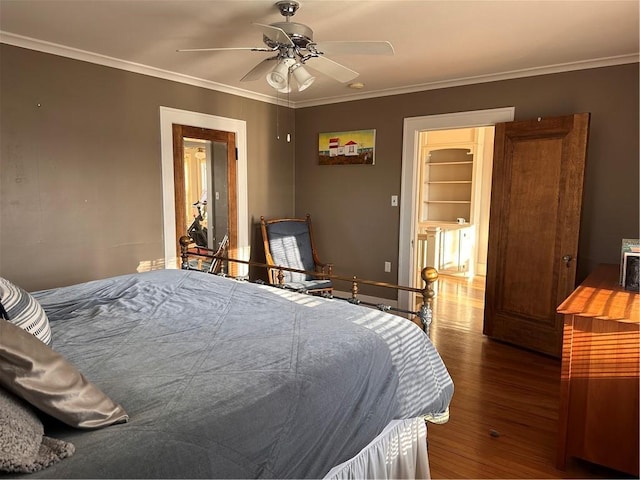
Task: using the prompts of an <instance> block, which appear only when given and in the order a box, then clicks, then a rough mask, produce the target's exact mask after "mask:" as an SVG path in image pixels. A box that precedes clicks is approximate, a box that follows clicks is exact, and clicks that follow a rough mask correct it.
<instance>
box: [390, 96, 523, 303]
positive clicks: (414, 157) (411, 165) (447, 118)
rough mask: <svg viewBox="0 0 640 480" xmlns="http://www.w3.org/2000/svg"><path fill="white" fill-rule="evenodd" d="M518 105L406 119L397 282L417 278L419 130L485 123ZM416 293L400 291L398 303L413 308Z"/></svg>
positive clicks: (507, 115)
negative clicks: (416, 236)
mask: <svg viewBox="0 0 640 480" xmlns="http://www.w3.org/2000/svg"><path fill="white" fill-rule="evenodd" d="M514 115H515V107H504V108H495V109H489V110H474V111H469V112H456V113H447V114H442V115H428V116H423V117H410V118H405V119H404V129H403V140H402V174H401V187H400V198H401V206H402V208H401V209H400V232H399V244H398V284H399V285H408V286H411V285H413V279H414V278H415V275H416V272H415V263H416V252H415V247H416V245H415V243H416V239H415V235H416V230H417V218H418V192H419V191H420V190H419V185H418V182H419V180H420V179H419V172H420V165H419V158H418V146H419V133H420V132H421V131H425V130H444V129H454V128H468V127H483V126H488V125H495V124H496V123H500V122H510V121H512V120H513V119H514ZM414 305H415V294H414V293H412V292H407V291H403V290H401V291H399V292H398V307H399V308H402V309H406V310H413V307H414Z"/></svg>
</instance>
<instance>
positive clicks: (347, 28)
mask: <svg viewBox="0 0 640 480" xmlns="http://www.w3.org/2000/svg"><path fill="white" fill-rule="evenodd" d="M300 4H301V5H300V8H299V10H298V12H297V13H296V14H295V16H294V17H293V19H292V20H293V21H295V22H298V23H303V24H305V25H308V26H309V27H311V28H312V29H313V31H314V40H315V41H317V42H322V41H329V40H388V41H390V42H391V43H392V44H393V47H394V49H395V55H394V56H366V55H340V56H337V55H336V56H331V57H330V58H331V59H332V60H334V61H336V62H339V63H341V64H343V65H345V66H347V67H349V68H351V69H353V70H355V71H357V72H359V73H360V76H359V77H358V78H357V79H356V81H359V82H362V83H364V84H365V87H364V88H363V89H362V90H354V89H351V88H349V87H348V86H347V85H344V84H342V83H339V82H337V81H335V80H333V79H330V78H329V77H326V76H324V75H322V74H317V75H316V76H317V80H316V82H315V83H314V84H313V85H312V86H311V87H309V88H308V89H307V90H305V91H303V92H299V93H298V92H296V93H291V94H290V96H289V97H288V98H286V94H285V100H287V101H288V102H289V104H290V105H292V106H306V105H317V104H323V103H332V102H336V101H343V100H347V99H355V98H367V97H372V96H380V95H388V94H394V93H402V92H412V91H417V90H426V89H430V88H438V87H443V86H451V85H461V84H467V83H475V82H480V81H489V80H497V79H502V78H514V77H521V76H527V75H535V74H540V73H552V72H557V71H565V70H575V69H580V68H589V67H593V66H605V65H615V64H624V63H631V62H637V61H638V60H639V53H638V52H639V46H638V44H639V38H640V34H639V27H638V24H639V8H638V6H639V2H638V1H637V0H621V1H618V0H602V1H599V0H587V1H584V0H582V1H578V0H570V1H556V0H537V1H528V0H511V1H505V0H502V1H494V0H472V1H456V0H421V1H420V0H419V1H404V0H386V1H384V0H383V1H370V0H366V1H360V0H347V1H340V2H338V1H332V0H301V1H300ZM280 21H283V17H282V16H281V15H280V13H279V11H278V9H277V8H276V7H275V0H226V1H225V0H215V1H212V0H0V41H1V42H3V43H8V44H12V45H18V46H23V47H27V48H33V49H37V50H42V51H46V52H50V53H55V54H59V55H64V56H69V57H72V58H79V59H83V60H88V61H92V62H96V63H101V64H106V65H111V66H116V67H119V68H124V69H127V70H131V71H137V72H141V73H148V74H152V75H157V76H160V77H166V78H171V79H177V80H182V81H185V82H187V83H192V84H196V85H202V86H205V87H207V88H213V89H216V90H221V91H228V92H232V93H236V94H239V95H244V96H248V97H250V98H258V99H261V100H264V101H271V102H274V101H276V97H275V91H274V90H273V89H272V88H271V87H269V85H268V84H267V83H266V81H264V80H257V81H253V82H240V81H239V80H240V78H242V77H243V76H244V74H245V73H247V72H248V71H249V70H250V69H251V68H252V67H253V66H254V65H255V64H257V63H258V62H260V61H261V60H263V59H264V58H267V57H268V56H271V54H269V53H263V52H250V51H232V52H207V53H195V52H189V53H187V52H182V53H178V52H176V50H177V49H181V48H202V47H261V46H263V44H262V33H261V31H260V29H258V28H257V27H256V26H254V25H251V23H252V22H258V23H273V22H280ZM282 100H283V98H282V94H280V101H282Z"/></svg>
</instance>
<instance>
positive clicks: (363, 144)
mask: <svg viewBox="0 0 640 480" xmlns="http://www.w3.org/2000/svg"><path fill="white" fill-rule="evenodd" d="M375 146H376V131H375V129H368V130H347V131H343V132H325V133H320V134H319V135H318V163H319V164H320V165H374V164H375Z"/></svg>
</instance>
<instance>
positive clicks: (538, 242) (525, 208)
mask: <svg viewBox="0 0 640 480" xmlns="http://www.w3.org/2000/svg"><path fill="white" fill-rule="evenodd" d="M588 126H589V114H588V113H582V114H575V115H568V116H563V117H554V118H543V119H537V120H528V121H516V122H509V123H500V124H497V125H496V131H495V152H494V160H493V178H492V187H491V189H492V194H491V212H490V219H489V246H488V258H487V284H486V293H485V317H484V328H483V331H484V333H485V335H488V336H489V337H492V338H495V339H498V340H502V341H505V342H509V343H512V344H515V345H519V346H521V347H525V348H528V349H531V350H535V351H538V352H541V353H545V354H549V355H553V356H556V357H560V355H561V347H562V325H563V322H562V316H560V315H558V314H557V313H556V308H557V307H558V305H560V303H562V301H563V300H564V299H565V298H566V297H567V296H568V295H569V294H571V292H572V291H573V290H574V288H575V277H576V257H577V252H578V234H579V230H580V213H581V206H582V190H583V184H584V166H585V157H586V148H587V136H588Z"/></svg>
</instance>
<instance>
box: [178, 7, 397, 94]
mask: <svg viewBox="0 0 640 480" xmlns="http://www.w3.org/2000/svg"><path fill="white" fill-rule="evenodd" d="M275 6H276V7H278V9H279V10H280V14H281V15H282V16H283V17H285V19H286V21H284V22H275V23H272V24H269V25H266V24H263V23H256V22H253V23H252V24H253V25H255V26H257V27H259V28H260V29H261V30H262V34H263V37H262V40H263V42H264V44H265V45H266V47H219V48H215V47H214V48H187V49H181V50H178V52H211V51H222V50H250V51H252V52H273V53H275V56H273V57H269V58H266V59H265V60H262V61H261V62H260V63H258V64H257V65H256V66H255V67H253V68H252V69H251V70H250V71H249V72H248V73H247V74H246V75H245V76H244V77H242V78H241V79H240V81H241V82H246V81H253V80H258V79H259V78H262V77H264V76H265V75H266V79H267V82H268V83H269V85H271V86H272V87H273V88H275V89H276V90H277V91H278V92H283V93H288V92H290V91H291V90H292V86H293V84H294V83H295V84H296V85H297V90H298V91H299V92H301V91H303V90H304V89H306V88H308V87H309V86H310V85H311V84H312V83H313V82H314V81H315V77H314V76H313V75H311V74H310V73H309V72H308V71H307V70H306V69H305V68H304V65H306V66H308V67H311V68H312V69H314V70H317V71H318V72H320V73H323V74H325V75H327V76H329V77H331V78H333V79H335V80H337V81H339V82H342V83H348V82H351V81H352V80H354V79H355V78H356V77H357V76H358V75H359V74H358V72H356V71H354V70H351V69H350V68H347V67H345V66H344V65H341V64H339V63H337V62H334V61H333V60H330V59H329V58H327V57H326V56H325V54H327V53H328V54H367V55H393V53H394V52H393V46H392V45H391V43H389V42H386V41H329V42H318V43H316V42H314V40H313V30H311V28H309V27H308V26H306V25H303V24H302V23H296V22H292V21H291V17H292V16H293V15H294V14H295V13H296V11H297V10H298V7H299V6H300V3H299V2H297V1H294V0H284V1H279V2H277V3H276V4H275ZM292 79H293V80H294V81H292Z"/></svg>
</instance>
